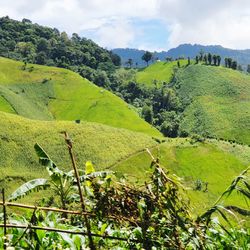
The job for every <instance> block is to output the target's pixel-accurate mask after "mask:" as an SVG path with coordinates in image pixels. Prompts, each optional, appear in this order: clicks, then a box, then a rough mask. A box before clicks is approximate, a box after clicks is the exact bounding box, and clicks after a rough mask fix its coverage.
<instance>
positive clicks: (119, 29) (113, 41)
mask: <svg viewBox="0 0 250 250" xmlns="http://www.w3.org/2000/svg"><path fill="white" fill-rule="evenodd" d="M96 38H97V40H98V41H99V43H100V45H102V46H104V47H108V48H123V47H127V46H129V44H130V42H131V41H133V40H134V38H135V31H134V29H133V27H132V26H131V24H130V23H129V22H128V21H126V20H121V19H118V20H114V21H112V22H110V23H108V24H105V25H103V26H101V27H100V28H99V29H98V30H97V32H96Z"/></svg>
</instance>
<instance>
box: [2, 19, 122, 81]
mask: <svg viewBox="0 0 250 250" xmlns="http://www.w3.org/2000/svg"><path fill="white" fill-rule="evenodd" d="M0 56H4V57H8V58H11V59H15V60H22V61H24V62H26V63H36V64H41V65H48V66H56V67H61V68H67V69H70V70H72V71H75V72H77V73H79V74H80V75H82V76H83V77H86V78H87V79H89V80H91V81H93V82H95V83H97V84H98V83H99V82H101V81H102V80H103V79H105V80H108V78H109V74H108V72H107V71H110V70H113V71H114V70H115V67H116V66H120V64H121V58H120V57H119V56H118V55H116V54H114V53H113V52H111V51H108V50H106V49H103V48H101V47H100V46H98V45H97V44H96V43H94V42H93V41H92V40H89V39H86V38H81V37H80V36H79V35H78V34H77V33H73V34H72V36H71V37H69V36H68V34H67V33H66V32H60V31H59V30H58V29H56V28H49V27H44V26H40V25H38V24H33V23H32V22H31V21H30V20H28V19H23V20H22V21H21V22H19V21H15V20H12V19H10V18H9V17H8V16H6V17H2V18H0Z"/></svg>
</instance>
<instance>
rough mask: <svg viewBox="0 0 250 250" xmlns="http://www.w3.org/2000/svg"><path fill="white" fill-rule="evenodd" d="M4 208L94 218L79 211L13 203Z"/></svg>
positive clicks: (1, 203) (0, 203)
mask: <svg viewBox="0 0 250 250" xmlns="http://www.w3.org/2000/svg"><path fill="white" fill-rule="evenodd" d="M0 205H3V202H1V201H0ZM5 205H6V206H9V207H19V208H27V209H35V208H36V209H37V210H44V211H52V212H59V213H68V214H79V215H81V214H86V215H88V216H93V217H94V216H96V215H95V214H91V213H86V212H84V213H83V212H81V211H73V210H66V209H60V208H53V207H37V206H32V205H26V204H21V203H14V202H5Z"/></svg>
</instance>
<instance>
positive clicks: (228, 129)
mask: <svg viewBox="0 0 250 250" xmlns="http://www.w3.org/2000/svg"><path fill="white" fill-rule="evenodd" d="M249 83H250V76H249V75H247V74H244V73H241V72H239V71H235V70H231V69H227V68H224V67H214V66H205V65H190V66H188V67H185V68H182V69H180V70H179V71H178V72H177V73H176V82H175V89H176V92H177V95H178V96H179V98H180V100H181V102H182V103H183V105H184V107H185V109H184V112H183V118H182V120H181V123H180V130H183V131H187V132H188V133H197V134H201V135H204V136H212V137H215V138H222V139H228V140H235V141H237V142H241V143H245V144H250V134H249V131H250V113H249V110H250V84H249Z"/></svg>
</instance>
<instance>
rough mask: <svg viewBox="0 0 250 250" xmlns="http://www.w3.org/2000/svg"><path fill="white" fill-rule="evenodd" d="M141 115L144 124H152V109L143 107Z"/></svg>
mask: <svg viewBox="0 0 250 250" xmlns="http://www.w3.org/2000/svg"><path fill="white" fill-rule="evenodd" d="M141 114H142V117H143V118H144V119H145V121H146V122H148V123H150V124H152V122H153V110H152V107H149V106H148V105H145V106H143V108H142V112H141Z"/></svg>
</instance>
